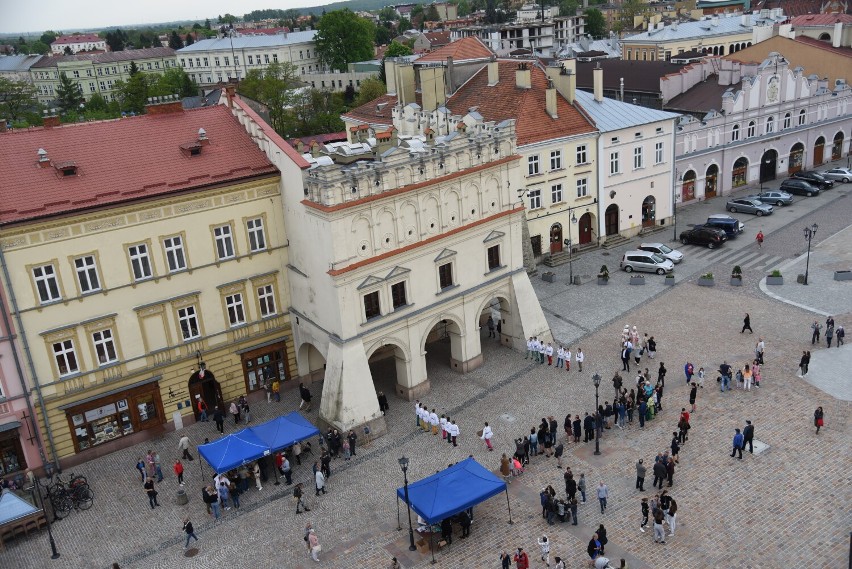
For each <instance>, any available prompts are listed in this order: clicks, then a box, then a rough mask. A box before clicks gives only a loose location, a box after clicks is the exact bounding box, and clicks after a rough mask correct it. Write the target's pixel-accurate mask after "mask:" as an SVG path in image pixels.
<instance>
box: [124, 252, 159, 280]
mask: <svg viewBox="0 0 852 569" xmlns="http://www.w3.org/2000/svg"><path fill="white" fill-rule="evenodd" d="M127 254H128V255H129V256H130V268H131V270H132V271H133V280H135V281H144V280H147V279H150V278H151V277H152V276H154V270H153V267H152V266H151V255H150V253H149V251H148V244H147V243H135V244H133V245H129V246H128V247H127ZM146 272H147V274H145V273H146Z"/></svg>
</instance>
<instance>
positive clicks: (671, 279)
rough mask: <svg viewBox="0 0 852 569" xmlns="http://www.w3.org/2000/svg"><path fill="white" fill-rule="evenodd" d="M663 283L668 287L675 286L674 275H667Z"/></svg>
mask: <svg viewBox="0 0 852 569" xmlns="http://www.w3.org/2000/svg"><path fill="white" fill-rule="evenodd" d="M663 282H664V283H666V285H668V286H672V285H674V284H675V278H674V273H669V274H667V275H666V278H665V280H664V281H663Z"/></svg>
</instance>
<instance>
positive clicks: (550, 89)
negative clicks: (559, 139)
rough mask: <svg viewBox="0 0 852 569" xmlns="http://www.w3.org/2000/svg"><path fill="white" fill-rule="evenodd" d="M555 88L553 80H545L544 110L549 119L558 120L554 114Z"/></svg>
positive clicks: (557, 116)
mask: <svg viewBox="0 0 852 569" xmlns="http://www.w3.org/2000/svg"><path fill="white" fill-rule="evenodd" d="M556 96H557V95H556V87H554V86H553V79H548V80H547V89H546V90H545V91H544V108H545V110H546V111H547V114H549V115H550V118H554V119H558V118H559V115H558V114H557V113H556Z"/></svg>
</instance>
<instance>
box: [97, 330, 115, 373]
mask: <svg viewBox="0 0 852 569" xmlns="http://www.w3.org/2000/svg"><path fill="white" fill-rule="evenodd" d="M92 344H93V345H94V346H95V357H96V358H97V360H98V365H99V366H105V365H107V364H111V363H114V362H117V361H118V351H117V350H116V349H115V338H113V335H112V329H110V328H106V329H104V330H98V331H97V332H92ZM101 354H103V355H104V358H105V359H104V360H101Z"/></svg>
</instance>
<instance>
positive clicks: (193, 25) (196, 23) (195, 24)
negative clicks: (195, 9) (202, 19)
mask: <svg viewBox="0 0 852 569" xmlns="http://www.w3.org/2000/svg"><path fill="white" fill-rule="evenodd" d="M192 29H193V30H200V29H201V24H199V23H198V22H195V23H194V24H192Z"/></svg>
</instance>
